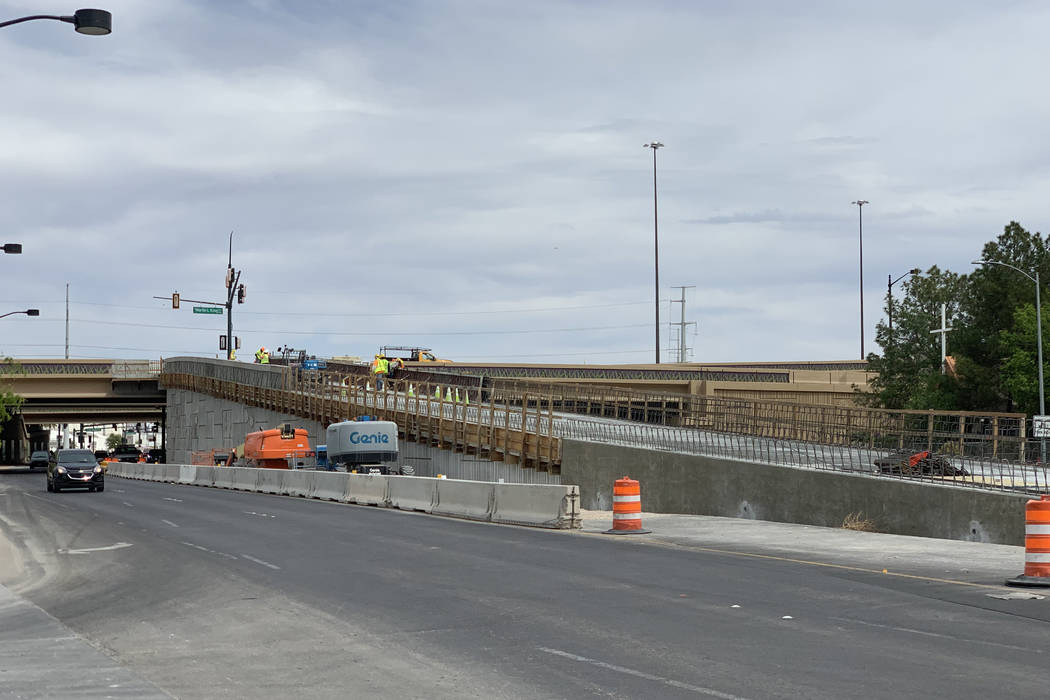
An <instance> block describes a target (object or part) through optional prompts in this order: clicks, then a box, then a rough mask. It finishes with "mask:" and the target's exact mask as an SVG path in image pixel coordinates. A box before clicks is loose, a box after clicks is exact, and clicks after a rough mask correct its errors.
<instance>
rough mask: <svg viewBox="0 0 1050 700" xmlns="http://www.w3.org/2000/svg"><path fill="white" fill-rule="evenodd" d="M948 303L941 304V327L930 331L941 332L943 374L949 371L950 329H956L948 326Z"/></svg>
mask: <svg viewBox="0 0 1050 700" xmlns="http://www.w3.org/2000/svg"><path fill="white" fill-rule="evenodd" d="M947 309H948V305H947V304H941V327H940V328H937V329H935V330H932V331H930V333H940V334H941V374H947V371H948V331H951V330H954V329H953V328H949V327H948V321H947Z"/></svg>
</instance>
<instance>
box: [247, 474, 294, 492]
mask: <svg viewBox="0 0 1050 700" xmlns="http://www.w3.org/2000/svg"><path fill="white" fill-rule="evenodd" d="M255 472H257V474H256V479H255V490H256V491H258V492H260V493H277V494H280V493H284V477H285V475H286V474H288V470H286V469H256V470H255Z"/></svg>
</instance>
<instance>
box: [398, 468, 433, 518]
mask: <svg viewBox="0 0 1050 700" xmlns="http://www.w3.org/2000/svg"><path fill="white" fill-rule="evenodd" d="M436 481H438V479H432V478H430V477H426V476H388V477H387V500H388V501H389V502H390V507H391V508H398V509H400V510H415V511H419V512H421V513H429V512H431V511H432V510H433V509H434V503H435V502H436V501H437V485H436V484H435V483H434V482H436Z"/></svg>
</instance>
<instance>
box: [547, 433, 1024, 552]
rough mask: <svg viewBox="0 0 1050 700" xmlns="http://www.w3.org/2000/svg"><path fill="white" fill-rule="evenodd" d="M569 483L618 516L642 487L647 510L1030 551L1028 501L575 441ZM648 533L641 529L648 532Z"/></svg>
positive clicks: (568, 461) (565, 473)
mask: <svg viewBox="0 0 1050 700" xmlns="http://www.w3.org/2000/svg"><path fill="white" fill-rule="evenodd" d="M561 469H562V472H561V476H562V479H563V480H564V481H565V482H566V483H571V484H579V486H580V498H581V507H582V508H585V509H596V510H611V509H612V488H613V482H614V481H615V480H616V479H619V478H622V477H623V476H630V477H631V478H632V479H637V480H638V481H640V482H641V489H642V510H643V511H648V512H652V513H685V514H695V515H720V516H727V517H735V518H749V519H752V520H772V521H776V522H787V523H803V524H808V525H821V526H825V527H841V526H842V521H843V520H844V519H845V518H846V517H847V516H849V515H851V514H859V515H860V516H861V517H863V518H867V519H870V520H872V521H873V525H874V528H875V529H876V530H877V531H879V532H887V533H892V534H898V535H918V536H920V537H940V538H944V539H951V540H969V541H974V542H992V543H996V544H1010V545H1023V544H1024V510H1025V502H1026V501H1027V500H1028V499H1029V498H1030V496H1025V495H1020V494H1014V493H1002V492H995V491H984V490H979V489H972V488H965V487H959V486H941V485H932V484H926V483H920V482H915V481H905V480H902V479H887V478H879V477H875V476H869V475H863V474H850V473H845V472H830V471H816V470H810V469H797V468H792V467H783V466H774V465H768V464H756V463H752V462H743V461H736V460H729V459H718V458H713V457H702V456H695V455H683V454H677V453H672V452H658V451H651V450H643V449H636V448H626V447H619V446H611V445H602V444H597V443H590V442H579V441H576V440H563V441H562V467H561ZM643 524H644V523H643Z"/></svg>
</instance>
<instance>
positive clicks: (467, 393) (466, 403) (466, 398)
mask: <svg viewBox="0 0 1050 700" xmlns="http://www.w3.org/2000/svg"><path fill="white" fill-rule="evenodd" d="M463 405H464V406H469V405H470V391H469V390H467V389H464V390H463Z"/></svg>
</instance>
